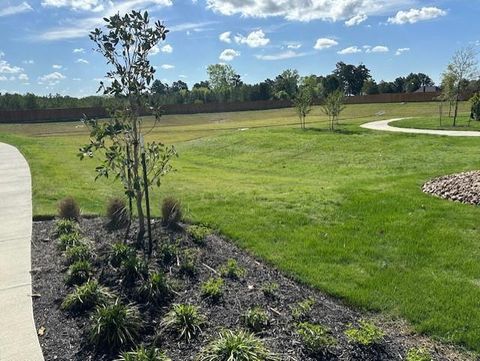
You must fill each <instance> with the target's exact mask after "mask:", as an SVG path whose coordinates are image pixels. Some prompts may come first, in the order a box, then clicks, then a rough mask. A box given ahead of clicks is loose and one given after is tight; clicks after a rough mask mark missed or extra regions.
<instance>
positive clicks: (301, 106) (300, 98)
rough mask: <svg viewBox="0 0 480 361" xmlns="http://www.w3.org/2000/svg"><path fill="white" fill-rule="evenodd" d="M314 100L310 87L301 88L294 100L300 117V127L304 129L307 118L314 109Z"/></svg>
mask: <svg viewBox="0 0 480 361" xmlns="http://www.w3.org/2000/svg"><path fill="white" fill-rule="evenodd" d="M312 101H313V98H312V93H311V92H310V91H309V90H308V89H301V90H300V91H299V92H298V94H297V96H296V97H295V99H294V100H293V105H294V106H295V109H296V111H297V114H298V118H299V119H300V128H302V129H305V128H306V126H305V119H306V118H307V115H308V114H309V113H310V111H311V110H312Z"/></svg>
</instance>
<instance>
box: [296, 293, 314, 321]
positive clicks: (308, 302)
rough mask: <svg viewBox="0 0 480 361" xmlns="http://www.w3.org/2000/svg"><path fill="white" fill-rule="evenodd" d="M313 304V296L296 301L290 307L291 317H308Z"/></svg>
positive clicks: (303, 318) (300, 318) (303, 319)
mask: <svg viewBox="0 0 480 361" xmlns="http://www.w3.org/2000/svg"><path fill="white" fill-rule="evenodd" d="M314 305H315V300H314V299H313V298H307V299H305V300H303V301H301V302H298V303H297V304H296V305H295V306H293V307H291V311H292V317H293V319H294V320H297V321H305V320H306V319H308V318H309V316H310V313H311V312H312V309H313V306H314Z"/></svg>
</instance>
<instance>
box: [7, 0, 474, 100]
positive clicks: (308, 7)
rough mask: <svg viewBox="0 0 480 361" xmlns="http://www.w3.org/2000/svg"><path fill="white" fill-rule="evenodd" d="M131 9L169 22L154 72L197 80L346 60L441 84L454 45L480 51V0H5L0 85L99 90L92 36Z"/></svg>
mask: <svg viewBox="0 0 480 361" xmlns="http://www.w3.org/2000/svg"><path fill="white" fill-rule="evenodd" d="M132 9H135V10H142V11H143V10H148V11H149V13H150V15H151V17H152V19H153V20H161V21H162V22H164V24H165V25H166V27H167V28H168V29H169V30H170V32H169V33H168V36H167V39H166V40H165V41H164V42H161V43H160V44H159V45H158V47H156V48H155V49H154V51H153V52H152V55H151V57H150V60H151V64H152V65H153V66H155V67H156V69H157V72H156V78H157V79H160V80H162V81H163V82H168V83H171V82H173V81H176V80H182V81H185V82H186V83H187V84H189V85H190V86H192V85H193V84H194V83H195V82H198V81H200V80H205V79H207V74H206V68H207V66H208V65H209V64H215V63H228V64H230V65H232V66H233V68H234V69H235V70H236V71H237V73H238V74H240V75H241V77H242V80H243V81H244V82H247V83H256V82H260V81H262V80H264V79H266V78H271V79H274V78H275V76H277V75H278V74H280V73H281V72H282V71H283V70H285V69H297V70H298V71H299V73H300V75H302V76H306V75H309V74H317V75H326V74H329V73H331V71H332V70H333V69H335V64H336V63H337V62H339V61H343V62H345V63H349V64H355V65H358V64H360V63H363V64H365V65H366V66H367V67H368V68H369V69H370V70H371V74H372V76H373V77H374V79H376V80H377V81H380V80H385V81H391V80H394V79H395V78H396V77H397V76H405V75H407V74H408V73H410V72H423V73H426V74H428V75H430V76H431V77H432V78H433V80H434V81H435V82H437V83H438V82H439V81H440V78H441V73H442V71H443V70H444V69H445V68H446V66H447V64H448V62H449V60H450V59H451V57H452V55H453V54H454V52H455V51H456V50H458V49H461V48H463V47H467V46H473V47H475V48H476V49H478V50H480V31H479V30H480V22H479V21H478V14H480V0H437V1H424V0H0V34H1V41H0V92H3V93H4V92H18V93H26V92H32V93H35V94H39V95H44V94H49V93H52V94H56V93H59V94H62V95H71V96H79V97H82V96H87V95H94V94H95V93H96V91H97V89H98V85H99V82H100V81H101V80H102V78H103V77H104V76H105V73H106V72H107V71H108V70H109V68H108V66H107V65H106V63H105V60H104V59H103V58H102V56H101V55H100V54H99V53H97V52H95V51H94V50H93V43H92V41H91V40H90V39H89V37H88V34H89V32H90V31H92V30H93V29H94V28H96V27H101V26H103V23H104V21H103V20H102V19H103V17H105V16H110V15H113V14H115V13H117V12H119V13H121V14H122V13H125V12H126V11H130V10H132Z"/></svg>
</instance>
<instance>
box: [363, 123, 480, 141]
mask: <svg viewBox="0 0 480 361" xmlns="http://www.w3.org/2000/svg"><path fill="white" fill-rule="evenodd" d="M403 119H408V118H395V119H388V120H378V121H376V122H370V123H365V124H362V125H360V126H361V127H362V128H366V129H371V130H380V131H387V132H398V133H409V134H431V135H446V136H449V137H480V132H478V131H475V130H472V131H468V130H435V129H415V128H398V127H392V126H391V125H389V123H391V122H396V121H398V120H403Z"/></svg>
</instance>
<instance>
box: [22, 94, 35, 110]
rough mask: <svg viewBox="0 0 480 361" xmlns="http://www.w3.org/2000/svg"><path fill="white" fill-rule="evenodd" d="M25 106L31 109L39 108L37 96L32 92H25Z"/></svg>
mask: <svg viewBox="0 0 480 361" xmlns="http://www.w3.org/2000/svg"><path fill="white" fill-rule="evenodd" d="M25 108H26V109H29V110H33V109H37V108H38V104H37V97H36V96H35V95H34V94H32V93H27V94H25Z"/></svg>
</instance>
